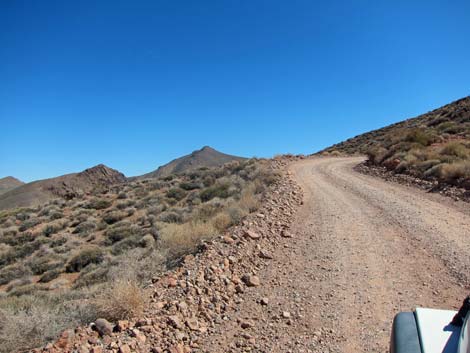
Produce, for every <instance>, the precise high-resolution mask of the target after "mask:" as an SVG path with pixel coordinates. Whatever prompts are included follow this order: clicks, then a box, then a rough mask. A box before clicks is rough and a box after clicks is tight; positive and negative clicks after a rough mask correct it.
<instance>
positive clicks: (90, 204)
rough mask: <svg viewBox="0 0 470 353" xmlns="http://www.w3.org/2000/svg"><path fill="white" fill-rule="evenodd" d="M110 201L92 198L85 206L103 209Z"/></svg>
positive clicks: (109, 204)
mask: <svg viewBox="0 0 470 353" xmlns="http://www.w3.org/2000/svg"><path fill="white" fill-rule="evenodd" d="M111 204H112V202H111V201H110V200H106V199H93V200H90V202H88V204H87V205H86V208H92V209H95V210H103V209H105V208H108V207H109V206H111Z"/></svg>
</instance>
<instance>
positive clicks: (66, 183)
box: [0, 164, 127, 210]
mask: <svg viewBox="0 0 470 353" xmlns="http://www.w3.org/2000/svg"><path fill="white" fill-rule="evenodd" d="M126 180H127V179H126V177H125V176H124V174H122V173H120V172H118V171H117V170H114V169H112V168H109V167H107V166H105V165H103V164H100V165H97V166H95V167H93V168H89V169H86V170H84V171H83V172H80V173H73V174H67V175H62V176H59V177H56V178H51V179H44V180H38V181H34V182H32V183H28V184H24V185H21V186H19V187H16V188H14V189H12V190H10V191H8V192H5V193H4V194H2V195H0V210H2V209H9V208H16V207H33V206H38V205H40V204H43V203H45V202H47V201H49V200H52V199H54V198H57V197H61V198H64V199H71V198H74V197H77V196H80V195H84V194H86V193H89V192H91V191H93V190H95V189H106V188H108V187H109V186H111V185H114V184H118V183H123V182H125V181H126Z"/></svg>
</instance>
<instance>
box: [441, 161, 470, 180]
mask: <svg viewBox="0 0 470 353" xmlns="http://www.w3.org/2000/svg"><path fill="white" fill-rule="evenodd" d="M439 177H440V178H441V179H443V180H447V181H449V182H455V181H457V180H459V179H467V180H468V179H470V161H461V162H456V163H451V164H447V163H446V164H443V165H441V167H440V169H439Z"/></svg>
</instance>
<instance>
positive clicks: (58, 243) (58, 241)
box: [49, 237, 67, 248]
mask: <svg viewBox="0 0 470 353" xmlns="http://www.w3.org/2000/svg"><path fill="white" fill-rule="evenodd" d="M66 242H67V238H66V237H60V238H57V239H53V240H52V241H51V242H50V244H49V247H51V248H55V247H58V246H61V245H64V244H65V243H66Z"/></svg>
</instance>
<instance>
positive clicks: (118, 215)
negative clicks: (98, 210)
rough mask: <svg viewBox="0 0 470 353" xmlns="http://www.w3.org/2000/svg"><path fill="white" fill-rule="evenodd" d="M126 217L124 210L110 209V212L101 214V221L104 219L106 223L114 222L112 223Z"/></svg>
mask: <svg viewBox="0 0 470 353" xmlns="http://www.w3.org/2000/svg"><path fill="white" fill-rule="evenodd" d="M126 217H127V213H126V212H122V211H112V212H109V213H106V214H105V215H104V216H103V221H105V222H106V223H107V224H114V223H116V222H119V221H120V220H122V219H124V218H126Z"/></svg>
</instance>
